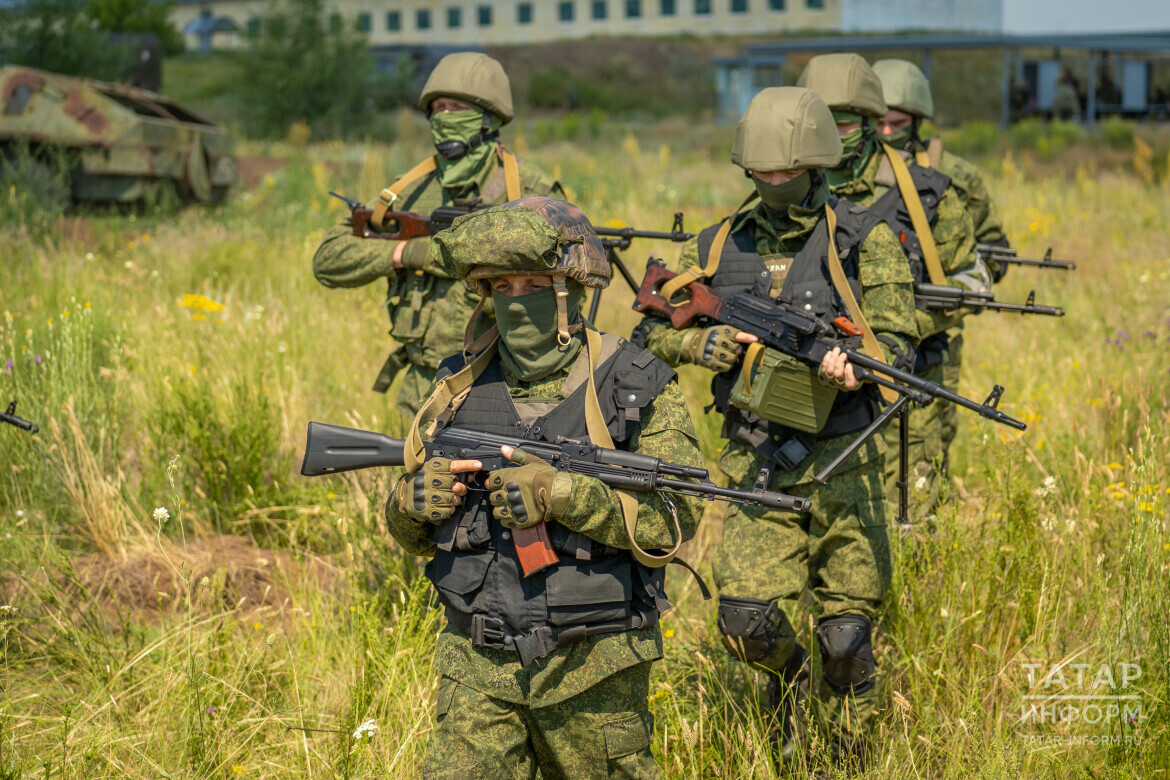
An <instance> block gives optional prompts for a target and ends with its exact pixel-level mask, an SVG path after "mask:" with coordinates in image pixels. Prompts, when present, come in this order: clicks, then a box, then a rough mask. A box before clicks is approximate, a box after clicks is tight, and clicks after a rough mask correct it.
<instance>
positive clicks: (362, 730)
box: [353, 718, 378, 742]
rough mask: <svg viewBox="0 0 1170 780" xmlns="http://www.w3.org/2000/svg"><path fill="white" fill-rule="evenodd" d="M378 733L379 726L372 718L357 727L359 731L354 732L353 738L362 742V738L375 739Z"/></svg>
mask: <svg viewBox="0 0 1170 780" xmlns="http://www.w3.org/2000/svg"><path fill="white" fill-rule="evenodd" d="M377 733H378V724H377V723H375V722H374V719H373V718H370V719H369V720H367V721H366V722H364V723H362V725H360V726H358V727H357V730H356V731H354V732H353V738H354V739H356V740H358V741H359V742H360V741H361V740H362V738H367V739H373V738H374V735H375V734H377Z"/></svg>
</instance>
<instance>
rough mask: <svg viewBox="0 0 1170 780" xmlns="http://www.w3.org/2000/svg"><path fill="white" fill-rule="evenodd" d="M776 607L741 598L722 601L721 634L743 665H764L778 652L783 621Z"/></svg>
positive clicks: (760, 601)
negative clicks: (768, 658) (758, 662)
mask: <svg viewBox="0 0 1170 780" xmlns="http://www.w3.org/2000/svg"><path fill="white" fill-rule="evenodd" d="M783 620H785V618H784V613H782V612H781V611H780V610H779V609H778V608H777V607H776V605H775V604H773V603H772V602H770V601H763V600H761V599H751V598H743V597H739V596H720V597H719V632H720V633H721V634H723V644H725V645H727V649H728V650H730V651H731V653H732V655H734V656H736V657H737V658H739V660H741V661H746V662H748V663H754V662H756V661H762V660H763V659H765V658H767V657H768V655H770V654H771V652H772V651H773V650H774V649H775V648H776V644H777V641H778V640H779V639H780V634H781V632H780V625H781V621H783Z"/></svg>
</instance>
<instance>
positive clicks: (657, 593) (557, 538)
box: [426, 342, 676, 666]
mask: <svg viewBox="0 0 1170 780" xmlns="http://www.w3.org/2000/svg"><path fill="white" fill-rule="evenodd" d="M462 367H463V362H462V358H461V357H460V356H455V357H453V358H448V359H447V360H445V361H443V363H442V364H441V365H440V368H439V377H440V378H442V377H444V376H446V375H449V374H451V373H455V372H457V371H458V370H459V369H461V368H462ZM675 376H676V375H675V373H674V371H672V370H671V369H670V367H669V366H667V365H666V364H665V363H663V362H662V361H660V360H659V359H658V358H656V357H654V356H653V355H652V354H650V352H648V351H645V350H641V349H639V348H638V347H635V346H634V345H632V344H630V343H628V342H622V343H621V344H620V345H619V346H618V347H617V350H616V352H615V353H614V354H613V356H612V357H610V358H609V359H608V360H605V361H604V362H603V363H602V364H601V365H600V366H598V367H597V369H596V371H595V379H596V387H597V395H598V401H599V404H600V406H601V412H602V416H603V418H604V419H605V422H606V426H607V427H608V429H609V432H610V435H611V436H612V437H613V440H614V445H615V446H616V447H618V448H625V447H626V445H627V444H628V442H629V440H630V437H631V436H632V435H633V434H634V433H635V432H636V431H637V428H638V425H639V424H640V422H641V415H642V412H643V410H644V409H645V408H646V406H647V404H649V403H650V402H651V401H652V400H653V399H654V398H655V397H657V396H658V394H659V393H661V392H662V390H663V388H665V387H666V385H667V384H668V383H670V382H671V381H673V380H674V378H675ZM585 381H588V380H585ZM585 397H586V386H585V385H584V384H581V385H580V386H579V387H577V388H576V389H575V390H573V391H572V392H571V393H570V394H569V396H568V397H567V398H565V399H564V400H563V401H561V402H560V403H550V404H539V403H528V404H525V403H521V404H519V405H518V404H517V403H515V402H514V401H513V400H512V397H511V394H510V393H509V392H508V386H507V384H506V383H505V381H504V377H503V374H502V373H501V371H500V366H499V359H498V358H496V359H494V360H492V362H491V363H490V364H489V365H488V366H487V368H486V369H485V370H484V371H483V373H482V374H481V375H480V376H479V377H478V378H477V379H476V381H475V383H474V384H473V385H472V386H471V389H470V391H469V392H468V394H467V396H466V398H465V399H464V400H463V402H462V404H461V405H460V406H459V408H458V410H457V411H456V412H455V413H454V414H453V415H450V416H447V415H444V416H442V417H441V418H440V421H439V424H440V427H449V426H455V427H464V428H473V429H476V430H481V431H485V432H490V433H497V434H505V435H509V436H521V437H523V438H526V439H532V440H537V441H540V440H543V441H556V440H558V439H559V438H561V437H565V438H570V439H575V440H578V441H588V440H589V437H588V433H587V431H586V428H585ZM518 406H519V407H536V408H535V410H533V409H526V410H524V411H523V412H522V411H521V410H520V409H519V408H518ZM547 530H548V535H549V539H550V540H551V542H552V546H553V548H554V549H555V550H556V551H557V554H558V557H559V558H560V562H559V563H557V564H555V565H553V566H551V567H549V568H546V569H543V570H541V571H539V572H536V573H534V574H532V575H531V576H529V577H524V576H523V574H522V571H521V568H520V563H519V560H518V558H517V555H516V547H515V543H514V542H513V541H512V535H511V532H510V531H509V530H508V529H506V528H504V527H503V526H502V525H501V524H500V523H499V522H497V521H495V520H494V519H493V518H492V507H491V504H490V503H489V502H488V492H487V491H480V490H475V489H472V490H471V491H470V492H469V494H468V496H467V497H466V498H465V499H464V503H463V504H462V505H461V506H460V511H457V512H456V513H455V515H454V516H453V517H451V518H450V519H449V520H447V521H446V523H445V524H444V525H442V526H441V527H439V528H438V529H437V530H436V532H435V534H434V535H433V537H432V541H433V542H434V543H435V544H436V546H437V548H438V549H437V550H436V552H435V557H434V558H433V559H432V560H431V561H430V562H429V563H428V564H427V566H426V575H427V578H428V579H430V581H431V583H432V584H433V585H434V586H435V590H436V591H438V594H439V601H440V602H441V603H442V604H443V606H444V607H445V609H446V615H447V620H448V622H449V623H450V624H451V625H452V626H454V627H455V628H456V629H458V630H459V631H460V632H461V633H463V634H464V635H466V636H467V637H469V638H470V639H471V641H472V644H474V645H476V646H480V647H492V648H496V649H499V650H505V651H514V652H516V653H517V654H518V656H519V659H520V663H521V664H522V665H525V666H527V665H528V664H529V663H531V662H532V661H533V660H536V659H538V658H543V657H544V656H546V655H548V654H549V653H551V652H553V651H554V650H556V649H557V648H559V647H564V646H566V645H568V644H572V643H573V642H578V641H580V640H582V639H584V638H586V637H588V636H594V635H596V634H605V633H616V632H621V631H629V630H633V629H643V628H649V627H651V626H653V625H655V624H656V623H657V622H658V616H659V614H660V613H661V612H662V611H663V610H665V609H667V608H668V607H669V606H670V604H669V602H668V601H667V599H666V595H665V593H664V590H663V585H664V573H663V569H662V568H650V567H648V566H643V565H642V564H639V563H638V562H637V561H636V560H635V559H634V557H633V555H631V554H630V552H629V551H628V550H621V549H617V548H612V547H608V546H606V545H604V544H602V543H600V542H597V541H594V540H592V539H590V538H588V537H587V536H584V535H582V534H580V533H577V532H575V531H570V530H569V529H568V528H566V527H565V526H563V525H561V524H560V523H557V522H555V521H550V522H548V523H547Z"/></svg>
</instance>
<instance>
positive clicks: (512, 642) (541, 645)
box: [447, 609, 658, 666]
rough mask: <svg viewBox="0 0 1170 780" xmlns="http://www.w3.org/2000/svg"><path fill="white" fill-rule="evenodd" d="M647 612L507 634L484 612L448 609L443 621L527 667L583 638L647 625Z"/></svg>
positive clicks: (650, 621) (652, 617)
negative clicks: (513, 655) (612, 620)
mask: <svg viewBox="0 0 1170 780" xmlns="http://www.w3.org/2000/svg"><path fill="white" fill-rule="evenodd" d="M650 613H651V614H649V615H644V614H642V613H641V612H635V613H634V614H633V615H631V616H630V617H629V618H627V619H626V620H624V621H621V622H618V623H599V624H597V625H594V626H569V627H567V628H554V627H553V626H537V627H536V628H534V629H532V630H531V631H529V632H528V633H527V634H509V633H507V632H506V631H505V628H504V621H502V620H500V619H499V618H493V617H489V616H487V615H469V614H467V613H465V612H456V611H455V610H452V609H448V610H447V620H448V622H450V623H451V625H453V626H455V628H456V629H457V630H458V631H459V633H461V634H463V635H464V636H466V637H468V638H469V639H470V640H471V644H473V645H475V646H476V647H491V648H493V649H496V650H504V651H506V652H514V653H516V654H517V655H519V656H520V665H521V666H528V665H529V664H530V663H532V662H533V661H536V660H538V659H541V658H544V657H545V656H547V655H549V654H550V653H552V652H553V651H554V650H557V649H559V648H562V647H567V646H568V645H571V644H574V643H576V642H580V641H581V640H583V639H585V638H586V637H591V636H597V635H598V634H618V633H621V632H623V631H633V630H635V629H639V628H648V627H650V626H652V625H654V624H655V623H656V622H658V612H657V611H656V610H651V611H650Z"/></svg>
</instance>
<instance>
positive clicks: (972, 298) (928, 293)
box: [914, 284, 1064, 317]
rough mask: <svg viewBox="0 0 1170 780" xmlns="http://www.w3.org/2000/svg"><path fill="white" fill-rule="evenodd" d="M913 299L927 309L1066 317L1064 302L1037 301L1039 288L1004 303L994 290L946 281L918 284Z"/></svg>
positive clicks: (915, 286)
mask: <svg viewBox="0 0 1170 780" xmlns="http://www.w3.org/2000/svg"><path fill="white" fill-rule="evenodd" d="M914 301H915V303H917V304H919V305H920V306H924V307H925V308H927V309H936V310H939V311H954V310H955V309H971V310H973V311H976V312H980V311H1006V312H1014V313H1016V314H1043V315H1045V316H1047V317H1063V316H1064V307H1063V306H1043V305H1041V304H1038V303H1036V291H1035V290H1032V291H1031V292H1030V293H1028V299H1027V300H1026V301H1024V302H1023V303H1001V302H999V301H997V300H995V293H991V292H977V291H975V290H963V289H961V288H959V287H949V286H947V285H945V284H915V285H914Z"/></svg>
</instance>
